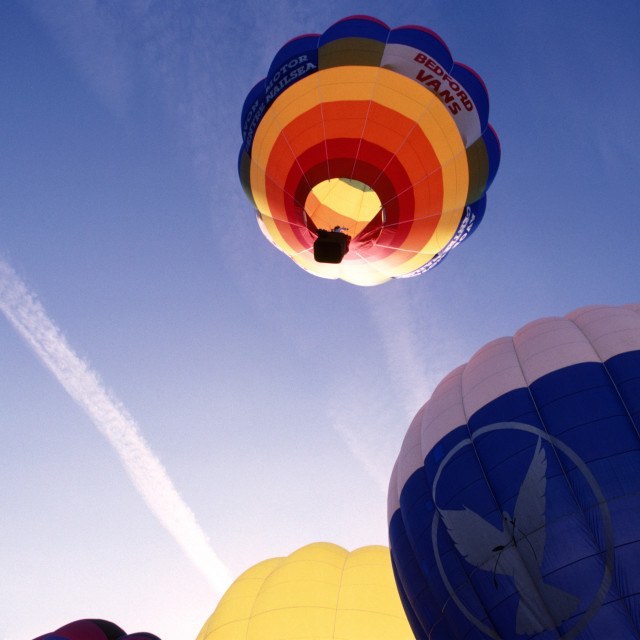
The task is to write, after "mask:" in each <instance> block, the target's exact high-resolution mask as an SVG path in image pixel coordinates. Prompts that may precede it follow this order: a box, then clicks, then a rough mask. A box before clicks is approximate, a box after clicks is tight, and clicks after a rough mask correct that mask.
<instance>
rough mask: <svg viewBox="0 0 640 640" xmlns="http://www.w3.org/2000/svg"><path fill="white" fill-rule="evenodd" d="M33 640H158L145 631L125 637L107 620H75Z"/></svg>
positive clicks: (117, 627) (123, 633) (125, 635)
mask: <svg viewBox="0 0 640 640" xmlns="http://www.w3.org/2000/svg"><path fill="white" fill-rule="evenodd" d="M35 640H160V638H158V636H154V635H153V634H152V633H147V632H145V631H143V632H140V633H133V634H131V635H127V634H126V633H125V631H124V630H123V629H121V628H120V627H119V626H118V625H117V624H114V623H113V622H109V621H108V620H99V619H86V620H76V621H75V622H70V623H69V624H66V625H64V627H60V628H59V629H57V630H56V631H53V632H51V633H46V634H45V635H43V636H38V637H37V638H36V639H35Z"/></svg>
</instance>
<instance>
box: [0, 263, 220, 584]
mask: <svg viewBox="0 0 640 640" xmlns="http://www.w3.org/2000/svg"><path fill="white" fill-rule="evenodd" d="M0 309H1V310H2V312H3V313H4V314H5V316H6V317H7V319H8V320H9V322H10V323H11V324H12V325H13V326H14V327H15V328H16V329H17V331H18V332H19V333H20V335H21V336H22V337H23V338H24V340H25V341H26V342H27V343H28V344H29V346H30V347H31V348H32V349H33V350H34V351H35V353H36V355H37V356H38V357H39V358H40V359H41V360H42V362H43V363H44V364H45V365H46V366H47V367H48V368H49V369H50V371H51V372H52V373H53V375H54V376H55V377H56V378H57V379H58V382H60V384H61V385H62V386H63V387H64V388H65V389H66V391H67V393H68V394H69V395H70V396H71V397H72V398H73V399H74V400H75V402H76V403H77V404H78V405H79V406H80V407H81V408H82V409H84V410H85V411H86V413H87V414H88V415H89V417H90V418H91V420H92V421H93V423H94V424H95V425H96V427H98V430H99V431H100V432H101V433H102V434H103V435H104V436H105V437H106V438H107V440H108V441H109V442H110V443H111V445H112V446H113V447H114V449H115V450H116V452H117V453H118V455H119V456H120V459H121V460H122V463H123V464H124V467H125V469H126V471H127V473H128V474H129V477H130V478H131V480H132V481H133V484H134V485H135V487H136V489H137V490H138V492H139V493H140V495H141V496H142V499H143V500H144V501H145V502H146V503H147V506H148V507H149V509H151V511H152V513H153V514H154V515H155V516H156V518H158V520H159V521H160V523H161V524H162V526H163V527H164V528H165V529H166V530H167V531H168V532H169V533H170V534H171V535H172V536H173V538H174V539H175V541H176V542H177V543H178V545H180V547H182V550H183V551H184V552H185V553H186V555H187V556H188V558H189V559H190V560H191V561H192V562H193V564H194V565H195V566H196V567H197V568H198V569H199V570H200V571H201V573H202V574H203V575H204V576H205V577H206V578H207V580H208V581H209V582H210V583H211V585H212V586H213V588H214V589H215V591H216V592H217V593H218V595H222V594H223V593H224V592H225V591H226V589H227V587H228V586H229V585H230V584H231V575H230V573H229V571H228V569H227V568H226V567H225V565H224V564H223V563H222V562H221V561H220V559H219V558H218V556H217V555H216V553H215V552H214V551H213V549H212V548H211V545H210V543H209V540H208V538H207V536H206V534H205V533H204V531H203V530H202V529H201V528H200V525H198V523H197V521H196V519H195V516H194V515H193V512H192V511H191V509H190V508H189V507H188V506H187V505H186V504H185V503H184V501H183V500H182V498H181V497H180V495H179V494H178V492H177V491H176V489H175V487H174V486H173V483H172V482H171V480H170V478H169V476H168V475H167V472H166V470H165V468H164V467H163V466H162V464H161V463H160V461H159V460H158V458H156V456H155V455H154V453H153V452H152V451H151V449H150V448H149V446H148V445H147V443H146V442H145V440H144V438H143V437H142V435H141V434H140V432H139V430H138V426H137V425H136V423H135V421H134V420H133V418H132V417H131V415H130V414H129V413H128V411H127V410H126V409H125V408H124V407H123V406H122V404H121V403H120V402H119V401H118V400H117V399H116V398H114V397H113V396H112V395H111V394H110V393H109V392H108V391H107V390H106V389H105V388H104V386H103V385H102V383H101V382H100V379H99V378H98V375H97V374H96V373H95V372H94V371H93V370H92V369H91V368H90V367H89V365H88V364H87V363H86V362H85V361H83V360H82V359H81V358H79V357H78V356H77V355H76V354H75V353H74V352H73V350H72V349H71V347H70V346H69V345H68V343H67V341H66V339H65V337H64V336H63V335H62V333H61V332H60V330H59V329H58V327H56V325H55V324H54V323H53V322H52V321H51V320H50V319H49V318H48V317H47V314H46V313H45V310H44V308H43V307H42V305H41V304H40V303H39V302H38V301H37V300H36V298H35V296H34V295H32V294H31V293H29V291H28V290H27V288H26V286H25V285H24V283H23V282H22V281H21V280H20V279H19V278H18V276H17V275H16V273H15V272H14V270H13V269H12V268H11V267H10V266H9V265H8V264H7V263H6V262H4V261H3V260H2V259H0Z"/></svg>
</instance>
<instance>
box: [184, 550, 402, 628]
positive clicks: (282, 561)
mask: <svg viewBox="0 0 640 640" xmlns="http://www.w3.org/2000/svg"><path fill="white" fill-rule="evenodd" d="M338 638H339V639H340V640H413V634H412V632H411V628H410V627H409V623H408V621H407V619H406V617H405V614H404V611H403V609H402V605H401V603H400V597H399V596H398V592H397V590H396V586H395V582H394V578H393V573H392V570H391V561H390V557H389V549H388V548H387V547H383V546H369V547H363V548H361V549H356V550H355V551H353V552H351V553H349V552H348V551H346V550H345V549H343V548H342V547H339V546H338V545H334V544H329V543H315V544H311V545H308V546H306V547H302V549H299V550H298V551H296V552H294V553H292V554H291V555H290V556H287V557H286V558H274V559H271V560H266V561H265V562H261V563H259V564H257V565H256V566H254V567H252V568H251V569H249V570H248V571H245V572H244V573H243V574H242V575H241V576H240V577H239V578H238V579H237V580H236V581H235V582H234V583H233V584H232V585H231V587H230V588H229V590H228V591H227V592H226V593H225V595H224V596H223V597H222V599H221V600H220V603H219V604H218V606H217V608H216V610H215V611H214V612H213V614H212V615H211V617H210V618H209V619H208V620H207V622H206V623H205V625H204V627H203V628H202V630H201V631H200V634H199V635H198V637H197V640H335V639H338Z"/></svg>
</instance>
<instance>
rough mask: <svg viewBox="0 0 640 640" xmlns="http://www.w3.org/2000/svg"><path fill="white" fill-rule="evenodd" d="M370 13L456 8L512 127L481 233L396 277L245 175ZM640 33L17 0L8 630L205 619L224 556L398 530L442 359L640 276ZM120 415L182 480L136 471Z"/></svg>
mask: <svg viewBox="0 0 640 640" xmlns="http://www.w3.org/2000/svg"><path fill="white" fill-rule="evenodd" d="M356 13H366V14H369V15H373V16H375V17H377V18H379V19H381V20H383V21H385V22H386V23H387V24H389V25H390V26H392V27H394V26H400V25H403V24H420V25H424V26H427V27H429V28H431V29H433V30H434V31H436V32H437V33H438V34H439V35H440V36H441V37H442V38H443V39H444V40H445V42H446V43H447V44H448V46H449V48H450V50H451V52H452V54H453V57H454V59H456V60H459V61H461V62H464V63H465V64H468V65H470V66H472V67H473V68H475V69H476V70H477V71H478V73H479V74H480V75H481V76H482V78H483V79H484V81H485V83H486V85H487V88H488V91H489V96H490V102H491V112H490V122H491V124H492V125H493V126H494V128H495V129H496V131H497V133H498V136H499V138H500V141H501V145H502V161H501V166H500V169H499V171H498V175H497V177H496V180H495V182H494V184H493V185H492V187H491V188H490V190H489V192H488V205H487V212H486V215H485V219H484V221H483V222H482V225H481V226H480V227H479V229H478V231H477V232H476V233H475V234H474V235H473V237H472V238H470V239H469V241H468V242H466V243H465V244H464V245H462V246H461V247H459V248H458V249H457V250H456V251H454V252H452V254H451V255H450V256H449V257H448V258H447V260H445V261H444V262H443V263H442V264H441V265H439V266H438V268H437V269H435V270H433V271H431V272H429V273H428V274H426V275H424V276H421V277H418V278H413V279H407V280H398V281H393V282H390V283H387V284H385V285H381V286H379V287H376V288H372V289H359V288H356V287H354V286H352V285H348V284H346V283H342V282H332V281H325V280H322V279H318V278H314V277H313V276H310V275H308V274H306V273H304V272H303V271H301V270H300V269H298V268H297V267H296V266H295V265H294V264H293V263H292V262H291V261H290V260H288V259H287V258H286V257H285V256H284V255H282V254H280V253H279V252H277V251H276V250H275V249H273V248H272V247H271V246H270V245H269V244H268V243H267V242H266V241H265V240H264V238H263V237H262V235H261V233H260V231H259V229H258V226H257V224H256V223H255V217H254V214H253V212H252V210H251V206H250V205H249V203H248V201H247V200H246V198H245V196H244V194H243V193H242V190H241V188H240V185H239V181H238V178H237V172H236V159H237V153H238V150H239V147H240V142H241V137H240V110H241V107H242V103H243V100H244V97H245V95H246V93H247V92H248V91H249V89H250V88H251V87H252V86H253V85H254V84H255V82H257V81H258V80H259V79H260V78H261V77H263V76H264V75H265V73H266V70H267V68H268V65H269V62H270V61H271V59H272V57H273V55H274V54H275V53H276V51H277V50H278V48H279V47H280V45H281V44H283V43H284V42H286V41H287V40H289V39H290V38H292V37H295V36H296V35H299V34H302V33H308V32H322V31H324V30H325V29H326V28H327V27H328V26H329V25H330V24H332V23H333V22H335V21H336V20H338V19H340V18H342V17H345V16H347V15H351V14H356ZM639 27H640V5H638V4H637V2H635V1H629V2H624V1H621V2H617V3H616V4H615V10H612V9H610V8H607V7H606V6H605V5H604V3H601V2H597V1H595V0H593V1H587V2H562V3H557V2H551V1H541V2H537V3H520V2H506V1H505V2H488V3H476V2H472V1H468V2H455V3H454V2H444V1H433V2H428V1H424V0H421V1H420V2H406V3H402V4H401V5H400V6H399V5H398V4H397V3H382V2H378V1H373V2H372V1H367V2H358V1H354V2H350V1H349V2H348V1H343V2H334V1H329V2H324V3H302V2H277V3H264V2H257V1H254V0H250V1H248V2H245V3H242V6H240V5H239V4H238V3H236V2H227V1H225V0H217V1H216V2H200V3H196V2H171V3H164V2H157V1H154V0H139V1H130V0H127V1H124V0H122V1H118V0H116V1H113V2H101V1H99V0H86V1H80V0H73V1H72V0H61V1H59V2H56V3H47V2H40V1H38V0H25V1H24V2H20V1H18V0H9V1H8V2H3V3H2V4H1V5H0V148H1V149H2V153H1V154H0V308H1V309H2V310H3V312H4V313H3V314H0V408H1V410H0V447H1V449H0V450H1V451H2V459H3V464H2V466H1V468H0V486H1V487H2V491H1V492H0V512H1V513H2V516H1V517H0V567H2V576H3V577H2V580H1V581H0V638H3V640H24V638H30V637H34V636H36V635H39V634H41V633H44V632H45V631H48V630H52V629H53V628H55V627H57V626H60V625H62V624H64V623H66V622H69V621H71V620H73V619H76V618H81V617H104V618H107V619H111V620H113V621H114V622H116V623H118V624H120V625H121V626H122V627H124V628H125V629H126V630H127V631H130V632H132V631H135V630H148V631H152V632H154V633H156V634H157V635H159V636H160V637H161V638H162V639H163V640H181V639H183V638H189V637H192V638H195V636H196V634H197V632H198V631H199V629H200V627H201V626H202V624H203V623H204V622H205V620H206V618H207V617H208V615H209V614H210V613H211V612H212V611H213V609H214V608H215V605H216V603H217V601H218V598H219V595H220V594H219V590H220V588H221V587H220V584H223V583H224V581H225V579H226V578H225V576H228V577H230V578H233V577H236V576H237V575H239V574H240V573H241V572H242V571H243V570H244V569H246V568H248V567H250V566H252V565H253V564H255V563H257V562H259V561H261V560H263V559H265V558H268V557H274V556H279V555H287V554H289V553H290V552H292V551H293V550H295V549H297V548H299V547H300V546H302V545H304V544H307V543H309V542H314V541H319V540H327V541H329V542H334V543H337V544H341V545H343V546H345V547H346V548H349V549H353V548H355V547H359V546H363V545H367V544H386V541H387V535H386V483H387V481H388V477H389V475H390V472H391V467H392V465H393V462H394V461H395V457H396V455H397V453H398V450H399V447H400V444H401V441H402V437H403V435H404V433H405V431H406V429H407V427H408V425H409V422H410V420H411V418H412V417H413V415H414V414H415V412H416V411H417V410H418V408H419V407H420V405H421V404H422V403H423V402H425V401H426V400H427V399H428V397H429V395H430V393H431V391H432V390H433V388H434V386H435V384H437V382H438V380H439V379H440V378H442V377H443V376H444V375H445V374H446V373H447V372H449V371H450V370H451V369H453V368H454V367H456V366H457V365H459V364H461V363H463V362H465V361H467V360H468V359H469V358H470V357H471V356H472V355H473V353H474V352H475V351H476V350H477V349H478V348H480V347H481V346H482V345H483V344H485V343H486V342H488V341H490V340H492V339H494V338H498V337H500V336H503V335H511V334H512V333H513V332H514V331H516V330H517V329H518V328H519V327H520V326H522V325H523V324H525V323H526V322H528V321H530V320H533V319H535V318H537V317H540V316H547V315H563V314H565V313H567V312H569V311H571V310H572V309H574V308H577V307H580V306H583V305H588V304H596V303H607V304H622V303H628V302H637V301H638V300H639V299H640V291H639V286H638V263H639V259H638V246H639V245H640V230H639V225H638V224H637V223H636V213H635V212H636V210H637V202H638V200H639V199H640V181H639V180H638V176H639V175H640V159H639V156H638V151H637V150H638V148H640V130H639V128H638V124H637V123H638V117H637V109H638V104H640V88H639V86H638V84H637V81H636V79H637V76H638V73H639V72H640V44H638V39H637V33H638V29H639ZM22 286H24V287H25V288H24V289H21V287H22ZM20 313H24V314H26V317H27V319H28V320H30V321H34V322H36V324H35V325H34V326H35V328H34V326H31V329H29V328H28V327H27V328H26V329H24V331H26V332H27V333H26V334H24V333H22V334H21V333H20V331H19V330H17V328H16V326H17V324H19V322H20V320H19V316H20ZM16 314H17V315H16ZM47 323H49V324H47ZM56 328H57V330H58V333H56ZM45 329H47V330H48V333H47V331H44V330H45ZM29 331H31V334H29ZM34 331H43V334H42V336H41V338H42V342H40V343H38V344H36V345H35V346H34V345H30V344H29V343H28V341H27V339H25V335H27V336H28V335H33V332H34ZM47 340H49V342H48V343H47V342H46V341H47ZM38 345H39V346H38ZM47 345H48V347H47ZM61 345H62V347H64V349H62V347H61ZM54 347H55V348H57V349H58V351H57V352H55V353H53V355H51V354H52V352H51V351H49V352H47V351H46V349H47V348H54ZM65 349H66V350H65ZM47 353H49V355H47ZM48 357H49V358H52V359H53V360H52V361H50V362H49V365H50V368H48V367H47V365H46V363H45V360H46V359H47V358H48ZM71 365H74V366H78V367H80V369H78V371H80V372H79V373H78V371H76V373H75V374H74V371H75V370H73V367H72V366H71ZM82 366H85V367H88V368H86V369H85V370H84V371H81V369H82ZM51 367H52V368H53V372H52V368H51ZM56 367H57V369H56ZM65 367H66V369H65ZM74 375H76V377H75V378H74ZM65 376H68V378H67V387H66V388H65V386H63V384H61V381H62V380H63V379H65ZM69 376H70V377H69ZM78 380H82V381H83V384H84V385H85V386H82V385H80V386H78V385H76V386H75V387H74V384H75V383H77V382H78ZM74 381H75V382H74ZM101 394H102V395H101ZM83 403H84V404H83ZM107 409H108V410H113V411H114V412H115V413H114V414H113V415H115V416H116V417H115V418H114V419H115V421H116V423H117V424H120V425H122V424H124V425H125V427H126V428H129V427H131V425H132V424H133V425H136V426H135V427H131V428H132V429H134V430H135V429H137V433H139V434H140V435H141V436H142V438H143V442H142V441H141V442H142V444H141V445H140V446H141V447H142V449H141V451H142V452H143V453H142V454H141V455H142V456H143V459H144V461H146V462H149V461H150V460H151V461H159V462H160V464H161V470H162V473H164V475H163V479H162V480H158V479H157V477H156V476H154V475H151V476H149V475H148V474H147V475H146V476H144V474H142V475H143V476H144V477H143V479H142V480H140V477H138V478H137V479H136V475H135V473H136V472H135V471H133V472H132V471H131V470H132V469H134V470H135V469H138V471H139V469H140V465H139V464H138V463H139V458H137V457H136V455H137V454H136V455H133V454H131V450H130V449H126V447H124V448H121V449H118V445H117V443H115V439H114V438H115V436H113V435H112V436H109V435H108V434H107V437H105V429H104V425H103V428H102V430H101V429H100V428H98V426H97V424H99V423H100V420H101V419H102V418H104V415H105V414H104V413H100V411H106V410H107ZM92 411H93V413H92ZM100 416H102V418H101V417H100ZM110 438H111V439H110ZM134 453H135V452H134ZM138 453H139V452H138ZM127 456H129V457H127ZM145 456H146V457H145ZM127 465H129V466H127ZM136 465H138V466H137V467H136ZM145 468H146V467H145ZM131 473H133V476H132V475H130V474H131ZM149 473H151V472H149ZM162 473H161V475H162ZM149 477H153V478H155V480H157V482H156V481H154V482H152V483H151V486H152V487H158V486H161V487H164V488H165V489H166V492H165V493H163V494H162V496H164V497H165V498H166V496H168V495H169V494H170V493H171V491H173V490H175V495H173V494H172V495H173V497H171V498H170V499H171V500H173V499H175V500H177V502H175V503H174V502H170V503H169V504H170V505H172V506H171V507H170V508H169V509H168V511H169V512H171V513H181V514H183V516H184V517H182V518H181V520H180V522H179V523H178V524H177V525H176V527H177V529H176V527H174V529H173V530H171V527H172V526H173V525H171V524H169V525H168V524H167V522H166V521H165V522H163V521H162V512H163V508H164V513H165V514H166V513H167V508H165V507H163V506H162V504H164V503H162V504H160V506H159V507H157V510H156V511H153V510H152V509H151V508H150V507H149V502H150V500H151V502H152V501H153V499H156V498H157V497H158V496H157V495H156V496H155V498H154V497H152V498H149V496H148V495H147V494H145V488H144V486H143V485H144V481H145V480H144V478H147V479H148V478H149ZM136 483H137V484H136ZM140 483H142V485H141V484H140ZM163 483H168V484H163ZM167 487H168V488H167ZM145 496H146V497H145ZM162 499H164V498H162ZM167 499H168V500H169V498H167ZM160 502H162V500H160ZM176 504H180V505H182V506H181V507H180V508H182V507H184V509H185V511H184V512H183V511H179V509H178V507H177V506H176ZM165 506H166V505H165ZM158 510H159V511H160V512H161V515H160V516H159V515H158ZM187 520H188V521H189V522H190V524H189V525H185V526H183V525H184V522H185V521H187ZM167 527H169V529H168V528H167ZM185 527H186V528H185ZM194 532H195V533H194ZM192 534H193V535H194V536H195V537H197V536H198V535H200V534H202V535H203V536H207V537H208V538H209V545H210V546H209V548H208V549H209V551H210V552H211V555H212V556H213V557H214V559H215V560H216V561H219V562H220V565H221V566H218V565H215V566H214V565H211V563H209V560H211V557H209V560H207V559H206V558H205V559H204V560H203V556H202V555H200V556H198V555H197V554H196V556H197V557H195V558H194V557H193V554H192V556H190V555H189V553H188V552H185V546H186V547H188V548H191V549H192V550H193V544H195V543H193V539H194V538H193V537H190V536H191V535H192ZM196 546H197V545H196ZM209 551H207V552H206V553H205V554H204V555H205V556H206V555H207V553H209ZM212 566H213V568H212ZM212 576H213V577H212ZM216 580H217V581H218V586H216Z"/></svg>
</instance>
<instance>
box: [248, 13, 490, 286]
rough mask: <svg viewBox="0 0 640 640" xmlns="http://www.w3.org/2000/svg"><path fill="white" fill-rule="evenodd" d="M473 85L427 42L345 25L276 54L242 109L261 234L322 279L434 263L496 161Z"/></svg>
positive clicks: (472, 219) (453, 239)
mask: <svg viewBox="0 0 640 640" xmlns="http://www.w3.org/2000/svg"><path fill="white" fill-rule="evenodd" d="M488 118H489V99H488V96H487V91H486V88H485V86H484V84H483V82H482V80H481V79H480V77H479V76H478V75H477V74H476V73H475V72H474V71H473V70H471V69H470V68H469V67H467V66H465V65H463V64H460V63H457V62H454V61H453V58H452V57H451V54H450V52H449V49H448V48H447V46H446V45H445V44H444V42H443V41H442V40H441V39H440V38H439V37H438V36H437V35H436V34H435V33H433V32H432V31H430V30H429V29H425V28H423V27H416V26H406V27H400V28H397V29H390V28H389V27H388V26H387V25H385V24H384V23H382V22H380V21H379V20H376V19H374V18H370V17H366V16H354V17H351V18H346V19H344V20H341V21H340V22H337V23H336V24H334V25H333V26H331V27H330V28H329V29H327V31H325V32H324V33H323V34H322V35H317V34H313V35H304V36H301V37H299V38H296V39H294V40H291V41H290V42H288V43H287V44H285V45H284V46H283V47H282V49H280V51H279V52H278V53H277V54H276V56H275V58H274V60H273V62H272V63H271V67H270V69H269V72H268V74H267V76H266V78H264V79H263V80H261V81H260V82H259V83H258V84H257V85H256V86H255V87H254V88H253V89H252V90H251V92H250V93H249V95H248V96H247V98H246V100H245V103H244V108H243V110H242V138H243V144H242V148H241V152H240V158H239V174H240V181H241V183H242V186H243V188H244V191H245V193H246V194H247V197H248V198H249V200H250V201H251V203H252V204H253V205H254V207H255V211H256V216H257V219H258V224H259V226H260V229H261V230H262V232H263V233H264V235H265V236H266V237H267V239H269V240H270V241H271V242H272V244H274V245H275V246H276V247H277V248H278V249H280V250H281V251H283V252H284V253H285V254H287V255H288V256H289V257H290V258H291V259H292V260H294V262H296V263H297V264H298V265H299V266H300V267H302V268H303V269H305V270H307V271H309V272H310V273H313V274H314V275H317V276H321V277H324V278H334V279H335V278H341V279H343V280H346V281H348V282H351V283H354V284H358V285H375V284H380V283H382V282H386V281H388V280H389V279H391V278H402V277H409V276H415V275H418V274H420V273H423V272H425V271H428V270H429V269H431V268H432V267H434V266H435V265H437V264H438V263H439V262H440V261H441V260H442V259H443V258H444V257H445V256H446V255H447V253H448V252H449V251H450V250H451V249H452V248H454V247H455V246H457V245H458V244H460V242H462V241H463V240H464V239H465V238H466V237H467V236H468V235H469V234H470V233H471V232H472V231H474V230H475V228H476V227H477V225H478V223H479V222H480V220H481V219H482V216H483V214H484V210H485V204H486V196H485V192H486V190H487V189H488V187H489V185H490V184H491V182H492V181H493V178H494V176H495V174H496V171H497V169H498V164H499V160H500V147H499V143H498V138H497V136H496V134H495V132H494V130H493V129H492V128H491V126H490V125H489V123H488Z"/></svg>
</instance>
